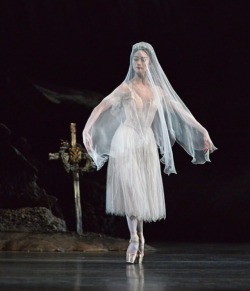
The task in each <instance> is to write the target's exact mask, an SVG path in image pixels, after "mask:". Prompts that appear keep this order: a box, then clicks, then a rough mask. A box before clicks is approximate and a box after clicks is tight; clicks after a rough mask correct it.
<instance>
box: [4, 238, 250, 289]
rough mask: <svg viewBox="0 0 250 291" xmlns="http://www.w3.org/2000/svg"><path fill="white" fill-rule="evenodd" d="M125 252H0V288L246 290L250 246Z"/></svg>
mask: <svg viewBox="0 0 250 291" xmlns="http://www.w3.org/2000/svg"><path fill="white" fill-rule="evenodd" d="M152 245H153V246H155V247H156V249H157V250H156V251H153V252H148V253H147V254H146V255H145V259H144V262H143V264H142V265H127V264H125V252H107V253H22V252H1V253H0V290H1V291H4V290H75V291H77V290H103V291H105V290H116V291H122V290H131V291H132V290H133V291H134V290H136V291H137V290H138V291H140V290H150V291H153V290H157V291H161V290H164V291H165V290H167V291H185V290H250V244H174V243H171V244H155V245H154V244H152Z"/></svg>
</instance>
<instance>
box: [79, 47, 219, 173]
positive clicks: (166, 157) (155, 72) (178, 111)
mask: <svg viewBox="0 0 250 291" xmlns="http://www.w3.org/2000/svg"><path fill="white" fill-rule="evenodd" d="M138 51H143V52H145V53H146V55H147V57H148V60H145V59H144V60H143V61H144V62H145V64H146V71H145V75H144V81H145V84H146V86H147V88H149V92H151V93H150V96H146V97H145V96H143V94H141V95H140V94H139V93H138V90H137V89H136V86H135V83H134V77H135V70H134V67H133V62H134V61H135V59H134V55H135V53H136V52H138ZM147 57H146V58H147ZM152 112H153V114H152ZM122 124H126V125H127V126H130V127H132V128H134V129H135V131H136V132H137V134H138V135H137V138H138V141H137V146H138V147H140V146H141V145H142V143H145V142H147V138H146V135H145V130H146V128H147V127H151V128H152V130H153V133H154V137H155V141H156V144H157V146H158V148H159V150H160V154H161V159H160V160H161V162H162V163H163V164H165V168H164V172H165V173H167V174H171V173H176V170H175V165H174V159H173V152H172V146H173V144H174V143H175V141H176V142H177V143H178V144H179V145H181V146H182V147H183V148H184V150H185V151H186V152H187V153H188V154H189V155H190V156H191V157H192V163H193V164H203V163H205V162H206V161H210V159H209V154H210V153H211V152H213V151H214V150H215V149H216V147H215V146H214V145H213V143H212V141H211V139H210V137H209V134H208V132H207V130H206V129H205V128H204V127H203V126H202V125H201V124H200V123H199V122H198V121H197V120H196V119H195V118H194V116H193V115H192V114H191V112H190V111H189V109H188V108H187V107H186V106H185V104H184V103H183V102H182V100H181V99H180V97H179V96H178V95H177V93H176V92H175V91H174V89H173V87H172V86H171V84H170V83H169V81H168V78H167V77H166V75H165V73H164V71H163V70H162V68H161V65H160V63H159V62H158V59H157V56H156V54H155V51H154V49H153V47H152V46H151V45H150V44H148V43H146V42H139V43H136V44H135V45H133V47H132V52H131V55H130V64H129V69H128V73H127V76H126V78H125V80H124V81H123V82H122V84H121V85H119V86H118V87H117V88H116V89H115V90H114V91H113V92H112V93H111V94H110V95H108V96H107V97H105V98H104V99H103V101H102V102H101V103H100V104H99V105H98V106H97V107H96V108H95V109H94V110H93V112H92V114H91V116H90V118H89V120H88V122H87V124H86V126H85V129H84V131H83V141H84V144H85V147H86V148H87V151H88V153H89V154H90V156H91V157H92V159H93V161H94V163H95V164H96V166H97V169H100V168H101V167H102V166H103V164H104V163H105V161H106V160H107V159H108V157H109V156H112V154H113V151H112V139H113V137H114V135H115V133H116V131H117V128H118V127H119V126H120V125H122ZM123 139H126V136H125V135H124V136H123V137H122V138H121V139H120V140H119V144H116V147H119V152H120V154H123V145H124V141H123Z"/></svg>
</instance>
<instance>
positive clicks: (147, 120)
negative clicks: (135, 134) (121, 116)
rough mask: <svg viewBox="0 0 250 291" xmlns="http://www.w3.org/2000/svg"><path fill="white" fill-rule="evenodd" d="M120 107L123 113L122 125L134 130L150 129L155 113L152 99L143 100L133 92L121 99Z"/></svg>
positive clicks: (154, 103) (155, 108)
mask: <svg viewBox="0 0 250 291" xmlns="http://www.w3.org/2000/svg"><path fill="white" fill-rule="evenodd" d="M122 106H123V108H124V113H125V121H124V124H125V125H126V126H130V127H132V128H134V129H136V130H142V131H144V130H145V129H147V128H149V127H151V125H152V122H153V120H154V117H155V113H156V111H157V107H156V102H155V100H154V98H150V99H145V98H143V97H140V96H139V95H138V94H136V93H135V92H131V94H129V95H128V96H126V97H125V98H123V100H122Z"/></svg>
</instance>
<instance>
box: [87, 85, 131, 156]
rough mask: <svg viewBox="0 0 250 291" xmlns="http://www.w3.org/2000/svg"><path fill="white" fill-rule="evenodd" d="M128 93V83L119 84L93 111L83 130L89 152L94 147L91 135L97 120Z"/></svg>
mask: <svg viewBox="0 0 250 291" xmlns="http://www.w3.org/2000/svg"><path fill="white" fill-rule="evenodd" d="M127 93H128V88H127V85H125V84H124V83H122V84H121V85H120V86H118V87H117V88H116V89H115V90H114V91H113V92H112V93H111V94H110V95H108V96H107V97H105V98H104V99H103V100H102V101H101V103H100V104H99V105H97V106H96V107H95V108H94V110H93V111H92V113H91V115H90V117H89V119H88V121H87V123H86V125H85V128H84V130H83V142H84V145H85V147H86V149H87V151H88V152H90V151H91V149H92V138H91V135H90V130H91V128H92V126H93V125H94V124H95V122H96V120H97V119H98V118H99V116H100V115H101V114H102V113H103V112H104V111H106V110H107V109H109V108H110V107H111V106H113V105H114V104H116V103H119V102H120V100H121V98H122V96H124V94H127Z"/></svg>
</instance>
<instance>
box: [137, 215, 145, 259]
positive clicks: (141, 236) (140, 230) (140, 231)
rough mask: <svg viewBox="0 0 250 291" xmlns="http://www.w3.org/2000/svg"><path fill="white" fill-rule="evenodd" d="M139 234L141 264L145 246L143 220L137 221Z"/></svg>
mask: <svg viewBox="0 0 250 291" xmlns="http://www.w3.org/2000/svg"><path fill="white" fill-rule="evenodd" d="M137 234H138V236H139V263H142V260H143V256H144V244H145V239H144V236H143V220H137Z"/></svg>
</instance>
